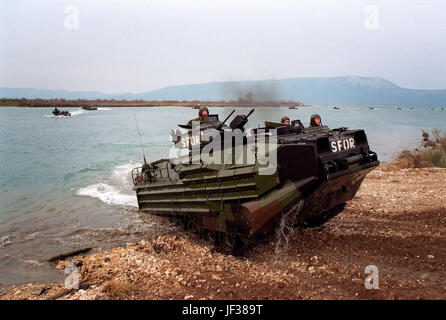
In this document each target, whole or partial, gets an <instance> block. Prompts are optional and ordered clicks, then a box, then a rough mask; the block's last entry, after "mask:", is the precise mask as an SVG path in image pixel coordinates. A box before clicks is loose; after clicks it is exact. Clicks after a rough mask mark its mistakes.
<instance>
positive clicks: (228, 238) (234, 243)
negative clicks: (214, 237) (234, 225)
mask: <svg viewBox="0 0 446 320" xmlns="http://www.w3.org/2000/svg"><path fill="white" fill-rule="evenodd" d="M219 240H220V241H219V242H220V247H221V248H222V249H223V250H224V251H226V252H228V253H230V252H233V251H235V250H237V249H238V247H239V244H240V241H239V237H238V236H237V235H236V234H233V233H220V239H219Z"/></svg>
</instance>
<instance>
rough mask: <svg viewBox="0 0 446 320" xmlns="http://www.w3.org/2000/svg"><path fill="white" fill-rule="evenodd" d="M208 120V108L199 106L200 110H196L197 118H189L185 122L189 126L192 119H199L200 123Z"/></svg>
mask: <svg viewBox="0 0 446 320" xmlns="http://www.w3.org/2000/svg"><path fill="white" fill-rule="evenodd" d="M208 120H209V109H208V108H206V107H201V108H200V110H199V111H198V118H195V119H192V120H189V122H188V123H187V124H188V125H190V126H191V125H192V122H193V121H200V123H202V122H206V121H208Z"/></svg>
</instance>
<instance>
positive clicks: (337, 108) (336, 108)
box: [333, 107, 341, 110]
mask: <svg viewBox="0 0 446 320" xmlns="http://www.w3.org/2000/svg"><path fill="white" fill-rule="evenodd" d="M333 109H335V110H341V108H339V107H333Z"/></svg>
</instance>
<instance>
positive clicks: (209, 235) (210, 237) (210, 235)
mask: <svg viewBox="0 0 446 320" xmlns="http://www.w3.org/2000/svg"><path fill="white" fill-rule="evenodd" d="M203 232H204V239H205V240H206V241H208V242H210V243H212V244H213V245H216V244H217V233H216V232H215V231H212V230H204V231H203Z"/></svg>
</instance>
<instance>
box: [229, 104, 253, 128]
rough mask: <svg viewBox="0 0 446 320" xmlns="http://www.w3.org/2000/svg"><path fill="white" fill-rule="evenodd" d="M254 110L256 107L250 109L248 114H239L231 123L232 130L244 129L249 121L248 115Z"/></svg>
mask: <svg viewBox="0 0 446 320" xmlns="http://www.w3.org/2000/svg"><path fill="white" fill-rule="evenodd" d="M253 112H254V109H251V111H249V113H248V114H247V115H244V114H239V115H238V116H236V117H235V118H234V119H233V120H232V121H231V124H230V125H229V127H230V128H231V129H232V130H235V129H240V130H243V127H244V126H245V124H246V123H247V122H248V117H249V116H250V115H251V114H252V113H253Z"/></svg>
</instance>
